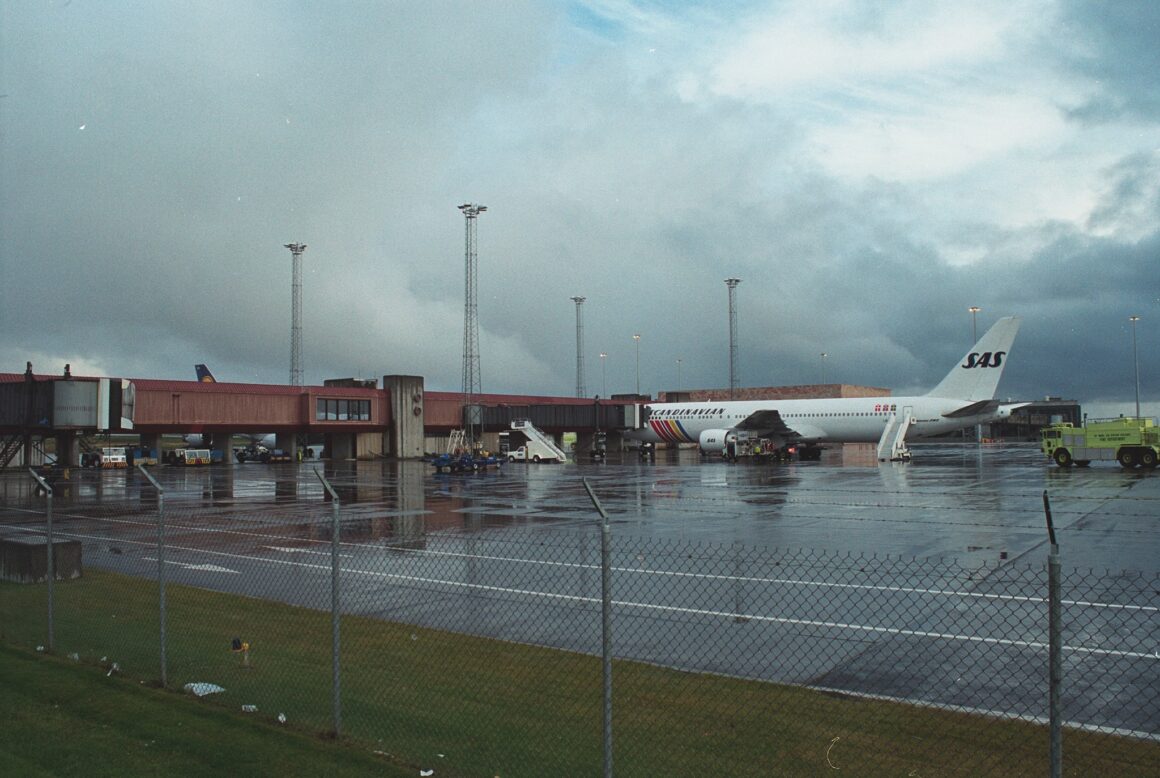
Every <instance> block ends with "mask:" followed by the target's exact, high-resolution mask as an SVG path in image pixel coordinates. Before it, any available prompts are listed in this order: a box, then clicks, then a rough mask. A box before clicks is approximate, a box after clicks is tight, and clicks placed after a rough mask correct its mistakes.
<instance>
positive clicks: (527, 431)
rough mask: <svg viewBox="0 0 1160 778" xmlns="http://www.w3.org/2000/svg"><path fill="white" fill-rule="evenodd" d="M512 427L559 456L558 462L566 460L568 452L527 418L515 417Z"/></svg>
mask: <svg viewBox="0 0 1160 778" xmlns="http://www.w3.org/2000/svg"><path fill="white" fill-rule="evenodd" d="M512 429H513V430H516V431H518V432H522V433H523V434H524V436H525V437H527V439H528V440H532V441H535V442H536V443H539V444H540V445H542V446H544V447H546V448H547V449H549V450H550V451H551V452H552V453H553V454H555V455H556V456H557V457H559V461H560V462H567V461H568V454H567V452H565V451H564V449H562V448H560V447H559V446H557V445H556V441H554V440H552V436H551V435H549V434H548V433H546V432H544V431H543V430H541V429H539V428H537V427H535V426H533V425H532V422H531V421H530V420H529V419H515V420H513V421H512Z"/></svg>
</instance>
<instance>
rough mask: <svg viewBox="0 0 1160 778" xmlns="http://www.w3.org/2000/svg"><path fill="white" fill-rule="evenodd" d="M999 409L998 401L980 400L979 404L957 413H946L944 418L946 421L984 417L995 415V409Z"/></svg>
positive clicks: (972, 404) (967, 406) (968, 406)
mask: <svg viewBox="0 0 1160 778" xmlns="http://www.w3.org/2000/svg"><path fill="white" fill-rule="evenodd" d="M998 407H999V401H998V400H979V401H978V402H977V403H971V404H970V405H966V406H963V407H962V408H959V409H958V410H957V411H951V412H950V413H944V414H943V418H946V419H961V418H964V417H967V416H982V415H983V414H990V413H994V412H995V409H996V408H998Z"/></svg>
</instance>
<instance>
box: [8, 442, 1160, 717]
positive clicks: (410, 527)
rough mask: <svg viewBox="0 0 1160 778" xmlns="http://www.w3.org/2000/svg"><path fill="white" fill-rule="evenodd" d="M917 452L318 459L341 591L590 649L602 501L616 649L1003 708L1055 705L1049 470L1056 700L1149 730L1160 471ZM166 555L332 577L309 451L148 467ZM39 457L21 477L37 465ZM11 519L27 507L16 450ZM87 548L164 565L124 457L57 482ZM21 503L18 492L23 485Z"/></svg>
mask: <svg viewBox="0 0 1160 778" xmlns="http://www.w3.org/2000/svg"><path fill="white" fill-rule="evenodd" d="M914 451H915V459H914V460H913V461H912V462H909V463H892V464H881V465H878V464H875V465H869V466H867V465H861V466H844V465H843V464H842V463H841V462H840V461H839V459H838V457H837V456H835V455H831V454H827V456H826V457H825V458H824V459H823V461H822V462H820V463H796V464H789V465H775V464H763V465H754V464H727V463H724V462H721V461H701V460H700V458H699V457H697V456H696V454H695V452H679V453H678V452H661V453H660V454H659V455H658V459H657V461H656V462H641V461H639V460H638V459H636V458H634V457H631V456H627V455H626V456H625V457H624V458H623V459H620V460H615V461H609V462H606V463H588V462H582V463H580V464H569V465H540V466H533V465H506V466H505V467H504V468H503V469H502V470H501V471H500V472H486V473H477V474H472V475H435V474H433V473H432V472H431V471H430V470H431V469H430V468H429V467H428V466H424V465H422V464H421V463H415V462H408V463H358V464H356V463H341V464H338V465H333V466H332V465H325V466H324V465H321V464H320V465H318V467H319V469H320V470H321V471H323V472H324V473H325V474H326V476H327V477H328V478H329V479H330V481H331V482H332V483H333V484H334V485H335V487H336V488H337V490H338V492H339V495H340V499H341V502H342V507H341V517H342V529H341V533H340V535H341V538H342V541H343V543H342V546H341V561H340V564H341V568H342V575H343V581H344V587H343V603H344V608H345V609H346V610H347V611H350V612H359V613H364V614H368V615H373V616H376V617H380V618H388V619H392V620H399V621H406V622H410V623H415V624H419V625H426V626H432V627H438V628H442V629H454V630H460V631H465V632H473V633H478V634H482V635H487V636H491V637H497V638H502V639H506V640H515V641H520V642H528V643H536V644H541V645H548V646H556V647H562V648H568V649H572V650H579V651H585V652H592V653H596V652H598V651H599V648H600V633H599V626H600V599H599V598H600V569H599V562H600V543H599V540H600V539H599V533H598V529H597V518H598V517H597V514H596V511H595V510H594V507H593V505H592V502H591V500H590V499H589V497H588V495H587V493H586V492H585V490H584V488H583V484H582V481H581V479H582V478H586V479H588V481H589V482H590V484H591V485H592V487H593V489H594V491H595V492H596V494H597V495H598V497H599V499H600V500H601V502H602V504H603V506H604V507H605V509H606V510H607V511H608V513H609V514H610V516H611V517H612V534H613V557H612V560H611V562H612V565H613V579H614V592H613V597H614V600H615V603H616V605H615V609H614V610H615V613H616V622H615V633H614V647H615V652H616V654H617V656H620V657H625V658H633V659H639V660H642V661H649V662H655V663H658V664H665V665H671V666H676V667H682V668H687V669H695V670H702V671H711V672H718V673H725V674H729V675H738V676H743V677H751V678H762V679H769V680H778V681H788V682H793V683H799V684H807V685H811V686H815V687H819V688H825V689H834V690H840V691H845V692H849V693H858V694H871V695H880V696H884V697H890V698H902V699H908V700H913V701H918V702H922V703H926V704H935V705H949V706H956V707H963V708H966V709H971V710H984V711H989V712H997V713H1001V714H1005V715H1018V716H1024V717H1032V718H1034V717H1041V716H1044V715H1045V714H1046V711H1045V703H1044V701H1045V699H1046V686H1045V678H1046V673H1047V665H1046V656H1047V648H1046V635H1047V632H1046V612H1047V608H1046V604H1045V601H1044V599H1045V597H1046V588H1045V585H1046V573H1045V572H1044V568H1045V562H1046V559H1047V553H1048V540H1047V530H1046V524H1045V518H1044V505H1043V493H1044V491H1046V492H1047V493H1048V495H1049V497H1050V501H1051V507H1052V512H1053V516H1054V520H1055V525H1056V532H1057V538H1058V542H1059V546H1060V553H1061V557H1062V561H1063V567H1064V570H1065V576H1064V579H1065V583H1064V598H1065V600H1066V602H1065V620H1066V621H1067V622H1068V628H1067V631H1066V632H1065V646H1066V649H1065V663H1066V664H1067V665H1068V674H1067V678H1068V683H1067V686H1066V691H1065V715H1066V716H1067V718H1068V719H1069V720H1070V721H1073V722H1075V723H1079V724H1084V725H1088V726H1093V727H1106V728H1113V729H1120V730H1128V731H1134V732H1143V733H1149V735H1150V736H1152V737H1157V736H1160V714H1158V712H1157V705H1156V702H1155V701H1156V699H1157V698H1158V694H1157V693H1158V692H1160V653H1158V652H1160V618H1158V616H1160V541H1158V540H1157V532H1156V530H1157V526H1156V525H1157V520H1158V519H1160V471H1152V472H1141V471H1123V470H1121V469H1120V468H1119V467H1117V466H1108V465H1105V466H1092V467H1090V468H1086V469H1079V468H1075V469H1071V470H1060V469H1058V468H1056V467H1054V466H1053V465H1050V464H1049V463H1048V461H1047V460H1046V459H1045V458H1043V457H1042V456H1041V455H1040V454H1039V453H1038V450H1037V449H1035V448H1034V447H1032V446H1005V447H997V446H996V447H990V446H985V447H982V448H980V447H977V446H973V445H972V446H957V445H927V446H916V447H915V449H914ZM152 472H154V473H155V475H156V477H157V478H158V480H160V481H161V483H162V484H163V486H164V488H165V489H166V495H165V508H166V517H167V522H166V523H167V529H166V536H167V551H166V560H167V563H168V564H167V576H169V577H170V580H173V581H179V582H183V583H190V584H193V585H198V586H206V587H211V588H218V589H222V590H226V591H237V592H244V593H246V594H248V595H250V596H259V597H269V598H273V599H280V600H285V601H288V602H293V603H298V604H303V605H308V606H312V607H326V606H327V604H328V602H329V593H328V589H327V586H328V585H329V576H330V556H329V552H330V522H331V518H332V504H331V503H329V502H326V501H324V499H323V488H322V485H321V482H320V480H319V479H318V477H317V476H316V474H315V472H314V466H312V465H303V466H263V465H245V466H235V467H228V468H217V469H208V470H194V469H178V468H173V467H163V468H156V469H154V470H153V471H152ZM25 480H27V479H25ZM2 488H3V492H0V504H4V505H6V506H8V507H7V508H6V509H5V510H3V512H2V513H0V523H2V524H3V527H0V532H4V533H6V534H8V533H13V532H19V531H27V530H30V529H34V528H35V527H36V522H37V516H36V513H35V512H36V505H37V504H36V503H35V502H33V501H32V500H31V499H30V498H27V497H26V496H25V495H24V494H23V493H22V490H23V489H25V488H26V484H23V483H16V482H15V481H14V480H13V478H12V476H11V474H9V476H6V478H5V479H4V481H3V486H2ZM57 492H58V495H57V497H56V501H55V524H56V531H57V533H58V534H59V535H60V536H64V537H76V538H78V539H81V540H82V541H83V542H84V544H85V551H84V554H85V564H86V565H87V566H88V565H91V566H98V567H106V568H109V569H115V570H120V571H124V572H128V573H133V574H137V575H142V576H155V575H156V565H157V563H156V559H157V554H156V547H155V543H156V527H155V523H154V518H153V517H154V515H155V513H156V502H155V500H153V499H152V495H151V490H150V489H149V488H148V487H147V485H145V483H144V480H143V479H142V478H141V477H140V476H139V475H138V474H136V473H132V472H129V473H125V472H104V473H101V472H92V471H90V472H83V473H75V474H74V475H73V477H72V478H71V479H70V481H69V482H68V483H67V484H65V483H64V482H59V481H58V483H57ZM22 506H23V507H22Z"/></svg>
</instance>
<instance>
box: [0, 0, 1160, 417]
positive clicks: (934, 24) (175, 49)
mask: <svg viewBox="0 0 1160 778" xmlns="http://www.w3.org/2000/svg"><path fill="white" fill-rule="evenodd" d="M1158 41H1160V3H1156V2H1150V1H1148V0H1144V1H1142V2H1131V1H1130V0H1121V1H1119V2H1111V3H1105V2H1050V1H1048V0H1041V1H1040V0H1036V1H1029V2H1025V1H1024V0H997V1H995V2H989V1H988V0H982V1H981V2H971V3H961V2H946V3H940V2H932V1H931V0H921V1H918V2H906V1H905V0H899V1H898V2H841V1H839V0H833V1H825V0H812V1H811V2H739V3H718V2H704V3H698V2H688V3H680V2H630V1H628V0H591V1H590V2H526V3H519V2H491V3H484V2H462V3H444V2H426V1H425V2H400V3H387V2H341V3H305V2H282V3H277V2H245V1H244V0H219V1H218V2H210V1H208V0H207V1H206V2H194V3H188V2H180V3H178V2H140V3H130V2H95V0H71V2H70V0H59V1H57V2H36V1H34V0H3V2H0V270H2V277H0V335H2V337H0V372H22V371H23V369H24V365H25V362H26V361H32V362H33V364H34V367H35V369H36V370H37V371H38V372H44V373H54V372H60V371H61V370H62V369H63V366H64V364H65V363H66V362H67V363H71V364H72V369H73V372H74V373H76V374H86V375H111V376H125V377H139V378H175V379H192V378H193V364H194V363H195V362H205V363H207V364H209V365H210V367H211V369H212V370H213V371H214V372H215V374H216V375H217V378H218V380H223V381H242V382H262V383H286V382H287V381H288V378H289V368H290V318H291V316H290V309H291V257H290V252H289V251H288V250H287V249H285V248H283V244H285V243H290V242H294V241H300V242H303V243H306V244H308V246H309V248H308V249H307V250H306V253H305V254H304V255H303V266H304V272H303V297H304V313H303V367H304V374H305V380H306V382H307V383H321V382H322V380H323V379H325V378H332V377H346V376H361V377H380V376H382V375H384V374H392V373H403V374H413V375H422V376H425V377H426V381H427V386H428V388H429V389H433V390H449V391H455V390H458V389H460V388H461V382H462V373H461V370H462V356H463V355H462V348H463V309H464V219H463V217H462V215H461V214H460V212H459V211H458V210H457V206H458V205H460V204H462V203H466V202H473V203H479V204H483V205H486V206H487V208H488V210H487V212H486V213H484V214H483V215H481V216H480V217H479V221H478V255H479V264H478V267H479V281H478V284H479V298H478V301H479V306H478V311H479V313H478V318H479V326H480V335H479V343H480V365H481V374H482V386H483V390H484V391H485V392H504V393H507V392H512V393H524V392H527V393H536V394H551V395H572V394H574V393H575V388H576V309H575V306H574V305H573V303H572V302H571V301H570V299H569V298H570V297H572V296H575V295H583V296H585V297H587V303H586V304H585V305H584V307H583V315H584V342H585V349H584V354H583V355H584V361H585V384H586V389H587V393H588V394H589V395H592V394H605V393H607V394H613V393H620V392H631V391H633V390H634V389H635V381H636V356H637V351H636V348H637V346H636V343H635V341H634V340H633V338H632V335H633V334H634V333H639V334H640V336H641V337H640V341H639V359H640V382H641V389H642V391H644V392H652V393H656V392H658V391H663V390H671V389H676V388H678V382H679V384H680V386H681V387H683V388H686V389H688V388H693V387H706V388H707V387H727V386H728V384H729V359H728V357H729V327H728V294H727V289H726V286H725V283H724V279H725V278H727V277H730V276H735V277H738V278H741V279H742V282H741V285H740V286H739V287H738V289H737V314H738V371H739V379H740V383H741V384H742V385H745V386H765V385H781V384H798V383H816V382H818V381H820V380H821V379H822V377H823V369H824V373H825V379H826V381H828V382H837V381H841V382H845V383H854V384H868V385H875V386H884V387H889V388H890V389H892V390H893V391H894V392H895V393H904V392H910V391H925V390H926V389H928V388H930V387H932V386H933V385H934V384H936V383H937V382H938V381H939V379H940V378H941V377H942V376H943V375H944V374H945V373H946V372H947V371H948V370H949V369H950V368H951V366H952V365H953V364H955V362H956V361H957V360H958V358H959V357H960V356H961V355H962V354H963V353H964V352H965V351H966V350H967V347H968V346H969V345H970V343H971V330H972V317H971V314H970V313H969V312H968V307H969V306H972V305H976V306H980V307H981V309H982V310H981V311H980V312H979V313H978V320H977V324H978V332H979V334H982V332H983V331H984V330H985V329H986V328H987V327H988V326H990V324H991V323H993V322H994V320H995V319H996V318H997V317H999V316H1005V315H1012V314H1013V315H1018V316H1021V317H1022V318H1023V327H1022V330H1021V332H1020V334H1019V337H1018V339H1017V340H1016V343H1015V347H1014V349H1013V350H1012V354H1011V356H1010V357H1009V361H1008V365H1009V366H1008V369H1007V372H1006V374H1005V376H1004V379H1003V383H1002V385H1001V387H1000V395H1001V396H1004V397H1013V398H1019V399H1033V398H1040V397H1042V396H1045V395H1062V396H1064V397H1067V398H1075V399H1078V400H1079V401H1081V402H1082V403H1084V404H1085V409H1086V407H1087V406H1091V407H1092V408H1093V409H1098V410H1099V411H1100V412H1101V413H1119V412H1127V413H1131V412H1132V411H1133V409H1134V400H1135V380H1134V371H1133V365H1134V362H1133V347H1132V325H1131V324H1130V322H1129V319H1128V317H1129V316H1130V315H1133V314H1137V315H1139V316H1141V317H1142V318H1141V319H1140V321H1139V322H1138V323H1137V325H1136V333H1135V334H1136V342H1137V353H1138V358H1139V359H1138V361H1139V375H1140V394H1141V400H1142V401H1143V403H1144V406H1145V411H1146V412H1148V413H1151V414H1156V413H1160V402H1158V401H1160V396H1158V395H1160V387H1158V384H1160V368H1158V367H1157V361H1158V359H1157V357H1160V89H1158V87H1157V83H1158V82H1157V79H1158V78H1160V76H1158V74H1160V45H1158V44H1157V42H1158ZM601 352H605V353H607V357H606V358H605V359H604V360H601V358H600V356H599V355H600V353H601ZM822 352H825V353H826V354H827V357H826V358H825V360H824V368H823V360H822V358H821V354H822ZM678 360H680V363H679V367H678ZM602 362H603V365H602ZM602 367H603V370H602Z"/></svg>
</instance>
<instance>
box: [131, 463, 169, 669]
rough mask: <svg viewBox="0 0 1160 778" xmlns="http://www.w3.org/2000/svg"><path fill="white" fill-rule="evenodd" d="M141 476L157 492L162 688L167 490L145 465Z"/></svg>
mask: <svg viewBox="0 0 1160 778" xmlns="http://www.w3.org/2000/svg"><path fill="white" fill-rule="evenodd" d="M137 469H138V470H139V471H141V475H143V476H145V479H146V480H147V481H149V483H150V484H152V485H153V488H154V489H156V490H157V608H158V611H159V613H158V616H159V622H160V634H159V636H158V640H159V641H160V643H161V688H163V689H164V688H167V687H168V686H169V670H168V667H169V661H168V658H167V657H168V652H167V644H168V635H167V632H166V628H165V619H166V613H167V611H168V608H167V607H166V604H165V490H164V489H162V488H161V484H159V483H157V479H156V478H154V477H153V476H152V475H151V474H150V473H149V471H148V470H146V469H145V465H144V464H138V465H137Z"/></svg>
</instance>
